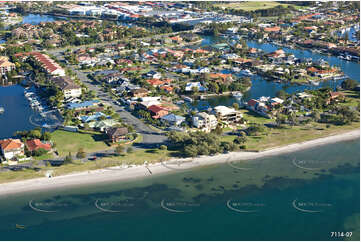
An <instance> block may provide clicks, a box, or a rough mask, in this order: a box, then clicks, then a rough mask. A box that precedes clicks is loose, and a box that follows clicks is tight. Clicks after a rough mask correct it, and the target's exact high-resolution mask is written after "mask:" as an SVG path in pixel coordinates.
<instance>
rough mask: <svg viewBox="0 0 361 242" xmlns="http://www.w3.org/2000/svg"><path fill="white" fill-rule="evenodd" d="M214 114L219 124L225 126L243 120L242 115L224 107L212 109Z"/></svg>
mask: <svg viewBox="0 0 361 242" xmlns="http://www.w3.org/2000/svg"><path fill="white" fill-rule="evenodd" d="M214 113H215V115H216V117H217V118H218V119H219V120H220V121H221V122H224V123H226V124H231V123H241V122H242V119H243V115H242V113H241V112H240V111H237V110H235V109H234V108H229V107H226V106H216V107H214Z"/></svg>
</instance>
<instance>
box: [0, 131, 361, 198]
mask: <svg viewBox="0 0 361 242" xmlns="http://www.w3.org/2000/svg"><path fill="white" fill-rule="evenodd" d="M359 137H360V130H354V131H350V132H347V133H343V134H338V135H334V136H329V137H325V138H319V139H315V140H311V141H305V142H302V143H295V144H291V145H287V146H283V147H278V148H272V149H269V150H266V151H262V152H231V153H227V154H220V155H215V156H202V157H197V158H194V159H193V158H186V159H177V160H176V159H174V160H169V161H167V162H165V163H155V164H150V165H149V166H148V169H147V168H146V167H145V166H133V167H130V168H121V167H111V168H105V169H101V170H93V171H87V172H80V173H73V174H69V175H63V176H58V177H53V178H45V177H44V178H37V179H31V180H24V181H17V182H11V183H4V184H0V196H5V195H9V194H15V193H21V192H29V191H35V190H50V189H54V188H60V187H70V186H78V185H86V184H98V183H103V182H111V181H119V180H128V179H134V178H141V177H147V176H151V174H150V172H149V171H151V173H152V174H161V173H167V172H176V171H179V170H185V169H190V168H193V167H198V166H204V165H212V164H216V163H224V162H229V161H237V160H250V159H257V158H261V157H265V156H273V155H280V154H285V153H290V152H294V151H298V150H302V149H307V148H312V147H316V146H319V145H325V144H329V143H335V142H339V141H345V140H353V139H357V138H359ZM0 175H1V173H0Z"/></svg>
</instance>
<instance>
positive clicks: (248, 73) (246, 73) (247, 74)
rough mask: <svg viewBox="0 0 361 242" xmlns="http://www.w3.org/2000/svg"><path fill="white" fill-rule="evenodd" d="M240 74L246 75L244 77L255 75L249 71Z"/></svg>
mask: <svg viewBox="0 0 361 242" xmlns="http://www.w3.org/2000/svg"><path fill="white" fill-rule="evenodd" d="M240 74H241V75H244V76H252V75H253V73H252V72H251V71H250V70H248V69H245V70H242V71H240Z"/></svg>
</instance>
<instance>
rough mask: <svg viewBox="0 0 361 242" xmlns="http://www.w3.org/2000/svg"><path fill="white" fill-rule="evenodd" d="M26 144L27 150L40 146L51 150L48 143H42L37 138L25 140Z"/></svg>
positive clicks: (36, 148)
mask: <svg viewBox="0 0 361 242" xmlns="http://www.w3.org/2000/svg"><path fill="white" fill-rule="evenodd" d="M26 146H27V147H28V150H29V151H34V150H38V149H40V148H42V149H44V150H48V151H49V150H51V145H50V144H44V143H42V142H41V141H40V140H39V139H32V140H27V141H26Z"/></svg>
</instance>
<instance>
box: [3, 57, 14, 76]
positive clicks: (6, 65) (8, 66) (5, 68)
mask: <svg viewBox="0 0 361 242" xmlns="http://www.w3.org/2000/svg"><path fill="white" fill-rule="evenodd" d="M12 70H15V64H14V63H12V62H10V61H9V59H8V58H7V57H6V56H0V76H1V75H5V74H6V73H7V72H10V71H12Z"/></svg>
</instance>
